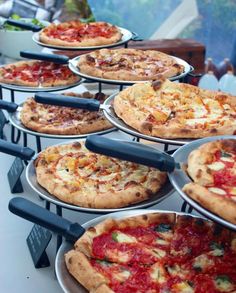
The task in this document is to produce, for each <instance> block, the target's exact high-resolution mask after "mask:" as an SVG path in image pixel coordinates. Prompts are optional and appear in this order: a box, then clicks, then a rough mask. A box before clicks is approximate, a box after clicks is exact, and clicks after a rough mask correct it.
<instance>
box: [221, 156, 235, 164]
mask: <svg viewBox="0 0 236 293" xmlns="http://www.w3.org/2000/svg"><path fill="white" fill-rule="evenodd" d="M220 159H221V161H224V162H230V163H233V162H234V159H233V158H229V157H221V158H220Z"/></svg>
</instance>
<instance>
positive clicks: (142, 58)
mask: <svg viewBox="0 0 236 293" xmlns="http://www.w3.org/2000/svg"><path fill="white" fill-rule="evenodd" d="M77 66H78V68H79V70H80V72H81V73H84V74H87V75H89V76H94V77H99V78H104V79H112V80H123V81H145V80H155V79H156V78H157V77H158V75H159V74H162V75H163V76H165V77H167V78H168V77H172V76H175V75H179V74H181V73H183V71H184V66H183V65H181V64H179V63H178V62H177V61H176V60H175V59H174V58H173V57H172V56H169V55H167V54H165V53H162V52H159V51H154V50H145V51H144V50H138V49H125V48H121V49H112V50H111V49H101V50H96V51H93V52H90V53H87V54H84V55H81V56H80V58H79V61H78V64H77Z"/></svg>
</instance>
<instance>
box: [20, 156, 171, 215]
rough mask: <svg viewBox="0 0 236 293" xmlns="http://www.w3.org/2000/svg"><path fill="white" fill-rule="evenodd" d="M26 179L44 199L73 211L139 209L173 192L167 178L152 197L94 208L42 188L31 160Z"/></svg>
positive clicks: (102, 211)
mask: <svg viewBox="0 0 236 293" xmlns="http://www.w3.org/2000/svg"><path fill="white" fill-rule="evenodd" d="M25 175H26V180H27V182H28V183H29V185H30V187H31V188H32V189H33V190H34V191H35V192H36V193H37V194H38V195H39V196H41V197H42V198H44V199H46V200H47V201H49V202H51V203H54V204H56V205H58V206H61V207H63V208H66V209H70V210H75V211H83V212H90V213H111V212H116V211H126V210H132V209H140V208H147V207H150V206H152V205H154V204H157V203H159V202H161V201H163V200H164V199H166V198H167V197H169V196H170V195H171V194H172V193H173V192H174V189H173V186H172V185H171V184H170V181H169V180H168V179H167V182H166V183H165V184H164V186H162V188H161V189H160V190H159V191H158V192H157V193H156V195H154V196H152V198H150V199H148V200H145V201H143V202H140V203H136V204H133V205H129V206H127V207H123V208H117V209H111V208H108V209H95V208H86V207H81V206H77V205H73V204H69V203H66V202H64V201H61V200H60V199H58V198H56V197H55V196H53V195H52V194H50V193H49V192H48V191H47V190H46V189H44V188H43V187H42V186H41V185H40V184H39V183H38V182H37V179H36V173H35V167H34V162H33V161H31V162H30V163H29V164H28V165H27V167H26V172H25Z"/></svg>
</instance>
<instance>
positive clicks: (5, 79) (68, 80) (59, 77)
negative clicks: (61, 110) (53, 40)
mask: <svg viewBox="0 0 236 293" xmlns="http://www.w3.org/2000/svg"><path fill="white" fill-rule="evenodd" d="M79 80H80V78H79V77H78V76H76V75H75V74H74V73H73V72H72V71H71V70H70V69H69V67H68V66H67V65H64V64H56V63H52V62H46V61H33V60H29V61H18V62H16V63H12V64H8V65H5V66H2V67H0V83H1V82H2V83H7V84H14V85H21V86H26V87H27V86H28V87H54V86H55V87H56V86H66V85H70V84H74V83H76V82H78V81H79Z"/></svg>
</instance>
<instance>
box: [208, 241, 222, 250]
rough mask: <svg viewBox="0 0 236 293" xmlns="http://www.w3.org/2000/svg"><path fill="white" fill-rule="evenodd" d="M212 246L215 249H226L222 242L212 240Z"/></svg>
mask: <svg viewBox="0 0 236 293" xmlns="http://www.w3.org/2000/svg"><path fill="white" fill-rule="evenodd" d="M210 248H211V249H212V250H214V249H224V247H223V245H222V244H220V243H217V242H211V244H210Z"/></svg>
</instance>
